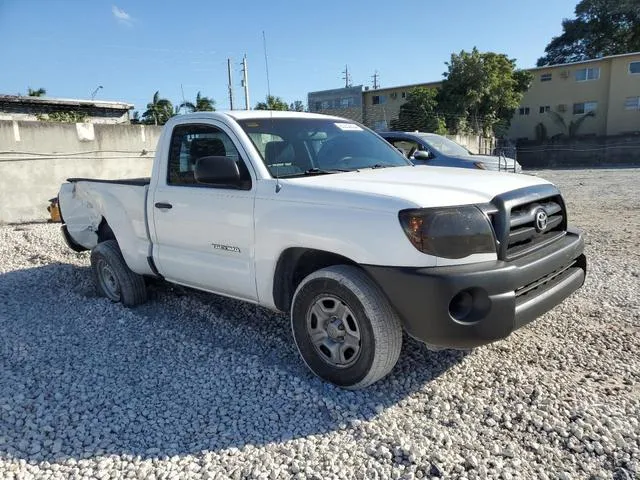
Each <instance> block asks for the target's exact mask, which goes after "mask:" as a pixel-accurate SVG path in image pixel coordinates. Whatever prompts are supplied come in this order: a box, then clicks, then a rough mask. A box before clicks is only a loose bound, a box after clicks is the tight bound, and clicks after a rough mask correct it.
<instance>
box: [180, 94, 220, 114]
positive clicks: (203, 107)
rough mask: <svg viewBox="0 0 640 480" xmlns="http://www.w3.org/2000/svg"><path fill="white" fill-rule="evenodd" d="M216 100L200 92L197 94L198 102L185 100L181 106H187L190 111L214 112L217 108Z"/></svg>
mask: <svg viewBox="0 0 640 480" xmlns="http://www.w3.org/2000/svg"><path fill="white" fill-rule="evenodd" d="M215 105H216V101H215V100H214V99H213V98H209V97H203V96H202V95H201V94H200V92H198V94H197V95H196V102H195V103H191V102H184V103H182V104H180V108H186V109H187V110H189V111H190V112H213V111H215V109H216V106H215Z"/></svg>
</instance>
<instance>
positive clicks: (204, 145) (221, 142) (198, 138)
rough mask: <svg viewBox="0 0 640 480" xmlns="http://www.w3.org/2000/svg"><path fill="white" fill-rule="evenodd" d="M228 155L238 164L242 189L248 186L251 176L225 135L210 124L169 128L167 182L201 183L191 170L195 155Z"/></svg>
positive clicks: (195, 158)
mask: <svg viewBox="0 0 640 480" xmlns="http://www.w3.org/2000/svg"><path fill="white" fill-rule="evenodd" d="M208 156H220V157H231V158H233V159H234V160H235V161H236V163H237V164H238V169H239V171H240V176H241V178H242V189H243V190H250V189H251V175H250V174H249V170H248V169H247V166H246V164H245V162H244V161H243V160H242V158H241V157H240V154H239V152H238V149H237V148H236V147H235V145H234V144H233V142H232V141H231V139H230V138H229V136H228V135H227V134H226V133H225V132H223V131H222V130H220V129H219V128H216V127H214V126H212V125H193V124H190V125H178V126H176V127H175V128H174V129H173V132H172V135H171V144H170V147H169V168H168V171H167V184H169V185H183V186H196V185H197V186H203V185H201V184H199V183H198V182H196V180H195V177H194V174H193V171H194V169H195V165H196V162H197V161H198V159H199V158H202V157H208Z"/></svg>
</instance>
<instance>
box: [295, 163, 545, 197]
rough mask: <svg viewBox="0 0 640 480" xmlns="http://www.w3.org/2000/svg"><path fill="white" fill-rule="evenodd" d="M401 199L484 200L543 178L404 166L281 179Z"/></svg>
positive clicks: (457, 169)
mask: <svg viewBox="0 0 640 480" xmlns="http://www.w3.org/2000/svg"><path fill="white" fill-rule="evenodd" d="M285 181H286V182H291V183H295V184H296V185H299V186H302V185H306V186H309V187H317V188H324V189H330V190H334V191H335V190H338V191H349V192H360V193H364V194H373V195H376V196H384V197H392V198H396V199H402V200H405V201H406V202H408V203H409V204H410V205H411V206H415V207H435V206H450V205H464V204H471V203H486V202H489V201H490V200H491V199H492V198H494V197H495V196H496V195H499V194H501V193H505V192H508V191H511V190H517V189H519V188H524V187H529V186H533V185H544V184H549V183H550V182H547V181H546V180H542V179H540V178H537V177H534V176H530V175H522V174H515V173H504V172H502V173H500V172H492V171H485V170H471V169H464V168H450V167H431V166H420V165H416V166H407V167H389V168H380V169H364V170H360V171H359V172H357V171H356V172H345V173H334V174H328V175H317V176H313V177H301V178H296V179H290V180H283V182H285Z"/></svg>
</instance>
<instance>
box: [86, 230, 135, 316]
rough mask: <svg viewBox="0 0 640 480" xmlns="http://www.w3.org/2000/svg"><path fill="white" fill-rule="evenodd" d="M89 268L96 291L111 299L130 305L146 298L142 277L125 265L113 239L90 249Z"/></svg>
mask: <svg viewBox="0 0 640 480" xmlns="http://www.w3.org/2000/svg"><path fill="white" fill-rule="evenodd" d="M91 269H92V270H93V275H94V278H95V282H96V286H97V287H98V291H99V292H100V294H101V295H102V296H104V297H107V298H108V299H110V300H111V301H113V302H122V304H123V305H126V306H128V307H132V306H134V305H139V304H141V303H144V302H145V301H146V300H147V289H146V286H145V283H144V278H143V277H142V275H138V274H137V273H135V272H133V271H131V269H130V268H129V267H128V266H127V264H126V262H125V261H124V258H123V257H122V253H121V252H120V248H119V247H118V242H116V241H115V240H107V241H106V242H101V243H99V244H98V245H97V246H96V247H95V248H94V249H93V250H91Z"/></svg>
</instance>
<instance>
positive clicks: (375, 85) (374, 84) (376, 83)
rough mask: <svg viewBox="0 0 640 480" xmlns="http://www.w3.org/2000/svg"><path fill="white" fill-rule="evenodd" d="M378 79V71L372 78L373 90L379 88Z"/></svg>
mask: <svg viewBox="0 0 640 480" xmlns="http://www.w3.org/2000/svg"><path fill="white" fill-rule="evenodd" d="M379 77H380V75H378V71H377V70H376V71H375V72H374V74H373V76H372V78H373V89H374V90H377V89H378V88H379V87H380V84H379V83H378V78H379Z"/></svg>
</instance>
